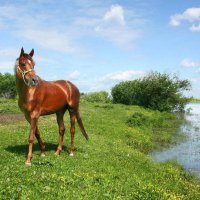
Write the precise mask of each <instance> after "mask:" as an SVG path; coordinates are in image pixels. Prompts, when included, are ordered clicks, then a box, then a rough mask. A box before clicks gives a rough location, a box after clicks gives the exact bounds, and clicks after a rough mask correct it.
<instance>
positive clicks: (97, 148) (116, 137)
mask: <svg viewBox="0 0 200 200" xmlns="http://www.w3.org/2000/svg"><path fill="white" fill-rule="evenodd" d="M80 111H81V114H82V118H83V122H84V124H85V128H86V130H87V132H88V134H89V137H90V140H89V142H87V141H85V140H84V138H83V137H82V135H81V133H80V131H79V129H78V126H76V135H75V156H74V157H73V158H71V157H70V156H69V155H68V154H69V144H70V139H69V117H68V114H67V113H66V115H65V125H66V133H65V137H64V148H63V149H64V150H63V152H62V153H61V155H60V156H59V157H56V156H55V155H54V152H55V150H56V148H57V142H58V128H57V124H56V119H55V116H54V115H49V116H46V117H41V118H40V120H39V129H40V132H41V137H42V139H43V141H44V143H45V145H46V157H45V158H41V157H40V156H39V154H40V151H39V146H38V144H37V141H35V143H34V150H33V154H34V158H33V161H32V166H31V167H26V166H25V165H24V162H25V156H26V152H27V150H28V143H27V139H28V134H29V126H28V123H27V122H26V121H25V120H24V119H23V118H20V119H19V120H18V121H12V122H11V121H9V120H8V121H4V122H2V121H0V141H1V143H0V152H1V153H0V157H1V159H0V170H1V173H0V196H1V198H2V199H41V197H45V199H166V200H167V199H187V200H188V199H191V200H192V199H194V200H195V199H199V196H200V185H199V182H198V180H196V178H195V177H194V176H192V175H191V174H190V173H189V172H186V171H184V169H183V168H182V167H181V166H180V165H179V164H178V163H176V162H175V161H170V162H166V163H156V162H155V161H153V160H152V158H151V157H150V156H149V153H150V152H152V151H154V150H156V149H160V148H163V147H166V146H167V145H171V144H173V142H175V141H176V140H175V138H176V137H179V135H178V128H179V125H180V123H182V121H181V120H180V119H177V117H176V115H175V114H172V113H167V112H159V111H153V110H150V109H145V108H142V107H139V106H127V105H122V104H111V103H91V102H88V101H86V100H81V104H80ZM19 113H20V111H19V109H18V107H17V101H16V100H8V99H0V116H1V115H4V116H6V115H8V116H9V115H11V114H12V115H13V116H15V114H17V115H18V114H19Z"/></svg>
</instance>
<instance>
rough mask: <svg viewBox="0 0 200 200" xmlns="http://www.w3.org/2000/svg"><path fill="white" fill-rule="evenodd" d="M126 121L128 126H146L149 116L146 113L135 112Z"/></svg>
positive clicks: (148, 122)
mask: <svg viewBox="0 0 200 200" xmlns="http://www.w3.org/2000/svg"><path fill="white" fill-rule="evenodd" d="M127 123H128V125H129V126H130V127H132V126H147V125H149V124H150V120H149V117H147V116H146V115H144V114H142V113H139V112H135V113H134V114H133V115H132V116H131V117H130V118H129V119H128V120H127Z"/></svg>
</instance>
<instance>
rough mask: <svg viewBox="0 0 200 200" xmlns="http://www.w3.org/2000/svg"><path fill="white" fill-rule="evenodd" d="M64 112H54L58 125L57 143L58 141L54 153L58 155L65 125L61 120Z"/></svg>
mask: <svg viewBox="0 0 200 200" xmlns="http://www.w3.org/2000/svg"><path fill="white" fill-rule="evenodd" d="M64 113H65V112H59V113H56V116H57V123H58V127H59V143H58V148H57V151H56V153H55V154H56V155H60V152H61V151H62V144H63V137H64V134H65V125H64V120H63V116H64Z"/></svg>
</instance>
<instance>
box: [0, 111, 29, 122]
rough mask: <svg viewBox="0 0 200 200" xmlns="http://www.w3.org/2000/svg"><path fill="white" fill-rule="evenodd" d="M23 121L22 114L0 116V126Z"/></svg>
mask: <svg viewBox="0 0 200 200" xmlns="http://www.w3.org/2000/svg"><path fill="white" fill-rule="evenodd" d="M23 120H25V118H24V115H23V114H22V113H17V114H0V124H5V123H11V122H18V121H23Z"/></svg>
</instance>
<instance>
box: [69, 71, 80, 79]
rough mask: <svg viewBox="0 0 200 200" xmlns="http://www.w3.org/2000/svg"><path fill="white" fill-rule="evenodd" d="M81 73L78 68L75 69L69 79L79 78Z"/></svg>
mask: <svg viewBox="0 0 200 200" xmlns="http://www.w3.org/2000/svg"><path fill="white" fill-rule="evenodd" d="M80 75H81V73H80V72H79V71H78V70H75V71H73V72H72V73H71V74H69V79H73V80H75V79H78V78H79V77H80Z"/></svg>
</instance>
